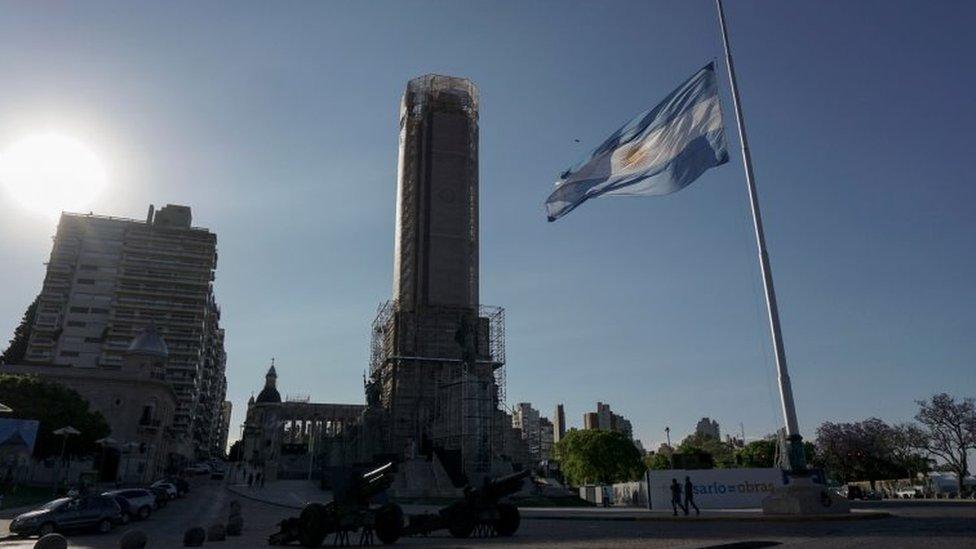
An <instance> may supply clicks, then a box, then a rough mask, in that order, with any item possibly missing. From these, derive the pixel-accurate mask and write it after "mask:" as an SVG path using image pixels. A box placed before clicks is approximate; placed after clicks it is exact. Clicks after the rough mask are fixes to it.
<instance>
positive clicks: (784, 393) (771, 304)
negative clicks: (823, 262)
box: [715, 0, 806, 473]
mask: <svg viewBox="0 0 976 549" xmlns="http://www.w3.org/2000/svg"><path fill="white" fill-rule="evenodd" d="M715 2H716V4H717V6H718V18H719V23H720V24H721V26H722V43H723V44H724V46H725V63H726V66H727V67H728V70H729V82H730V84H731V86H732V102H733V104H734V105H735V121H736V124H737V125H738V128H739V140H740V141H741V143H742V164H743V165H744V166H745V170H746V186H747V187H748V189H749V204H750V206H751V207H752V223H753V226H754V227H755V230H756V246H757V247H758V248H759V267H760V269H761V270H762V276H763V288H764V289H765V290H766V310H767V311H768V313H769V330H770V332H772V336H773V350H774V351H775V353H776V373H777V374H778V377H779V396H780V400H781V401H782V405H783V417H784V418H785V420H786V440H787V444H788V449H789V462H790V470H791V471H792V472H794V473H802V472H804V471H806V458H805V457H804V455H803V438H802V437H801V436H800V430H799V428H798V427H797V423H796V406H794V404H793V388H792V387H791V386H790V374H789V372H787V370H786V351H785V349H784V348H783V334H782V331H781V329H780V325H779V308H778V307H777V306H776V290H774V289H773V273H772V270H771V269H770V267H769V254H768V253H766V236H765V235H764V234H763V224H762V214H761V213H760V212H759V199H758V198H757V197H756V181H755V176H754V175H753V173H752V156H751V155H750V154H749V139H748V138H747V137H746V124H745V120H743V117H742V106H741V105H740V103H739V87H738V85H737V83H736V80H735V66H734V65H733V63H732V51H731V48H730V46H729V33H728V31H727V30H726V28H725V10H724V9H723V8H722V0H715Z"/></svg>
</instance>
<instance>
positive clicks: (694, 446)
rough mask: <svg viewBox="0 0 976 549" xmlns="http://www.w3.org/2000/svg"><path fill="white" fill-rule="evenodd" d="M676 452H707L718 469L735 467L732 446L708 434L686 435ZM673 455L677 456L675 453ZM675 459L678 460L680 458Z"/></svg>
mask: <svg viewBox="0 0 976 549" xmlns="http://www.w3.org/2000/svg"><path fill="white" fill-rule="evenodd" d="M678 454H708V455H709V456H711V461H712V462H713V463H714V466H715V467H717V468H719V469H731V468H733V467H735V456H734V455H733V452H732V446H731V445H730V444H727V443H725V442H722V441H721V440H719V439H717V438H715V437H712V436H708V435H700V434H698V433H695V434H693V435H688V436H687V437H685V439H684V440H682V441H681V444H679V445H678ZM675 457H676V458H677V455H676V456H675ZM677 459H678V460H680V459H681V458H677Z"/></svg>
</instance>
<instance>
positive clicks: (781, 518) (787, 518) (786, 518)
mask: <svg viewBox="0 0 976 549" xmlns="http://www.w3.org/2000/svg"><path fill="white" fill-rule="evenodd" d="M891 516H892V515H891V513H886V512H867V513H851V514H849V515H807V516H791V515H754V516H742V517H734V516H726V517H720V516H719V517H695V518H686V517H674V516H660V517H656V516H629V517H600V516H593V517H586V516H579V515H576V516H565V515H563V516H559V515H553V516H549V517H547V516H542V515H536V516H531V515H524V514H523V515H522V520H574V521H606V522H685V523H687V522H830V521H835V522H848V521H852V520H879V519H885V518H890V517H891Z"/></svg>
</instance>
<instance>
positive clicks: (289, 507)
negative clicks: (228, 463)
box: [226, 486, 302, 511]
mask: <svg viewBox="0 0 976 549" xmlns="http://www.w3.org/2000/svg"><path fill="white" fill-rule="evenodd" d="M226 489H227V491H228V492H230V493H232V494H236V495H238V496H240V497H242V498H244V499H249V500H251V501H257V502H259V503H265V504H267V505H274V506H275V507H282V508H284V509H297V510H299V511H301V509H302V508H301V507H298V506H295V505H288V504H287V503H278V502H277V501H270V500H266V499H262V498H259V497H255V496H252V495H251V494H247V493H244V492H242V491H238V490H237V489H236V488H233V487H231V486H226Z"/></svg>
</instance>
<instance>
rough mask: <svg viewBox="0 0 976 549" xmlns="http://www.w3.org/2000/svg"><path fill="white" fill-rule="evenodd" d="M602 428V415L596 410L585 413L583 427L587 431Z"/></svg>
mask: <svg viewBox="0 0 976 549" xmlns="http://www.w3.org/2000/svg"><path fill="white" fill-rule="evenodd" d="M599 428H600V416H599V415H598V414H597V413H596V412H585V413H584V414H583V429H584V430H586V431H589V430H594V429H599Z"/></svg>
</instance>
